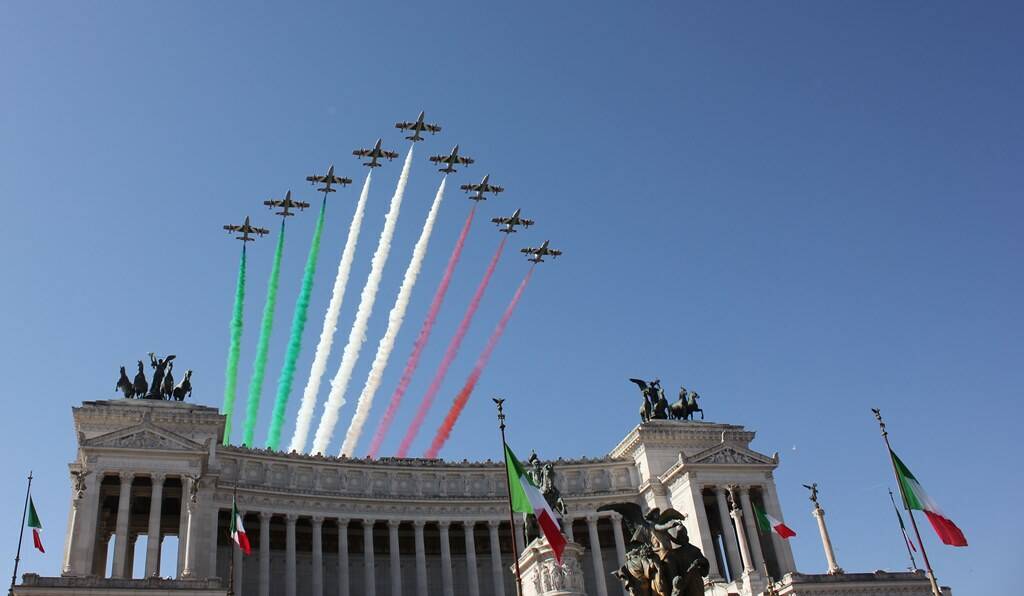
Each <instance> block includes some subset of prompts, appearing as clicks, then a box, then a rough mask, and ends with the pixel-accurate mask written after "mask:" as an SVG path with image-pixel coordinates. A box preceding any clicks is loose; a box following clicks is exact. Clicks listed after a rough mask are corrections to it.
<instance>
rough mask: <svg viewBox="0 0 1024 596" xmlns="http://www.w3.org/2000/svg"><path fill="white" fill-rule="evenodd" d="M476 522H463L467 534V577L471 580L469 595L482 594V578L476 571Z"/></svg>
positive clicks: (476, 595)
mask: <svg viewBox="0 0 1024 596" xmlns="http://www.w3.org/2000/svg"><path fill="white" fill-rule="evenodd" d="M474 527H476V523H475V522H471V521H464V522H462V529H463V531H464V532H465V534H466V578H467V579H468V580H469V584H468V585H469V596H480V578H479V577H478V576H477V572H476V539H475V536H473V528H474Z"/></svg>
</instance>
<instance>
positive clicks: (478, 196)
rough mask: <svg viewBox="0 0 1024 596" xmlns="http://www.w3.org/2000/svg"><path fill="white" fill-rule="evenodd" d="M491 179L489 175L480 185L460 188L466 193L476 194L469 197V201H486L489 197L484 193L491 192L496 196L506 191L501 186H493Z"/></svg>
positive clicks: (464, 185) (465, 185)
mask: <svg viewBox="0 0 1024 596" xmlns="http://www.w3.org/2000/svg"><path fill="white" fill-rule="evenodd" d="M490 179H491V175H490V174H487V175H486V176H484V179H483V180H481V181H480V184H463V185H462V186H460V187H459V188H461V189H462V190H464V191H466V192H472V193H474V194H471V195H469V197H468V198H469V199H471V200H473V201H486V200H487V197H485V196H484V193H488V192H489V193H491V194H495V195H496V194H498V193H499V192H502V191H504V190H505V189H504V188H502V187H501V186H495V185H493V184H490V182H489V180H490Z"/></svg>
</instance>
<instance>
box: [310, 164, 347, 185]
mask: <svg viewBox="0 0 1024 596" xmlns="http://www.w3.org/2000/svg"><path fill="white" fill-rule="evenodd" d="M306 180H307V181H309V183H310V184H313V185H316V184H323V187H321V188H318V189H316V190H317V192H334V189H333V188H331V185H332V184H337V185H339V186H345V185H346V184H352V179H351V178H342V177H340V176H335V175H334V164H331V167H329V168H327V173H326V174H324V175H323V176H317V175H316V174H313V175H312V176H306Z"/></svg>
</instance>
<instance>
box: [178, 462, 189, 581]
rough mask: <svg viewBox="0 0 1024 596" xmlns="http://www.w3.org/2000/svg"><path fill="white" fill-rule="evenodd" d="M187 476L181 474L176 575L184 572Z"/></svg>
mask: <svg viewBox="0 0 1024 596" xmlns="http://www.w3.org/2000/svg"><path fill="white" fill-rule="evenodd" d="M188 482H189V478H188V477H187V476H181V499H180V500H181V509H180V511H178V577H179V578H181V577H184V572H185V542H186V539H185V537H186V536H187V533H188V497H189V489H188V486H189V485H188Z"/></svg>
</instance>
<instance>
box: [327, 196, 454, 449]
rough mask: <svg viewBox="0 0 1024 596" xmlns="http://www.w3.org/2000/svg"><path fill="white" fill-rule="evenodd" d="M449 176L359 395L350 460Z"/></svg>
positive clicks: (402, 317)
mask: <svg viewBox="0 0 1024 596" xmlns="http://www.w3.org/2000/svg"><path fill="white" fill-rule="evenodd" d="M447 180H448V177H447V176H445V177H444V178H442V179H441V185H440V186H438V187H437V194H436V195H435V196H434V204H433V205H431V206H430V213H428V214H427V221H426V223H424V224H423V231H422V232H420V238H419V240H417V241H416V246H415V247H414V248H413V249H412V260H411V261H409V266H408V267H407V268H406V270H405V277H403V278H402V286H401V287H400V288H399V289H398V298H396V299H395V305H394V306H393V307H392V308H391V313H390V314H388V328H387V330H386V331H384V336H383V337H381V338H380V343H379V344H377V355H376V356H375V357H374V359H373V365H372V366H371V367H370V374H369V376H367V378H366V384H365V385H363V392H362V393H360V394H359V401H358V402H356V413H355V414H354V415H353V416H352V422H351V423H350V424H349V426H348V432H347V433H346V434H345V442H344V443H343V444H342V446H341V455H346V456H349V457H351V456H352V452H353V451H355V449H356V443H358V442H359V435H360V434H362V432H363V425H365V424H366V418H367V417H368V416H369V415H370V408H371V407H373V397H374V395H376V393H377V390H378V389H380V383H381V378H382V377H383V376H384V369H385V368H387V366H388V359H389V358H391V352H392V350H394V349H395V340H396V339H397V338H398V331H399V330H400V329H401V328H402V321H404V320H405V311H406V310H407V309H408V308H409V299H410V298H411V297H412V289H413V287H414V286H415V285H416V279H417V278H418V277H419V275H420V269H421V268H422V266H423V259H424V257H426V256H427V246H428V245H429V244H430V234H431V232H433V231H434V221H435V220H436V219H437V211H438V209H440V207H441V199H442V198H443V197H444V186H445V182H447Z"/></svg>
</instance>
